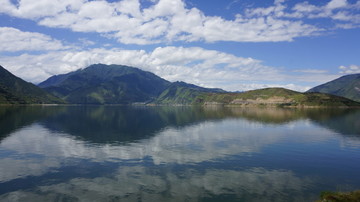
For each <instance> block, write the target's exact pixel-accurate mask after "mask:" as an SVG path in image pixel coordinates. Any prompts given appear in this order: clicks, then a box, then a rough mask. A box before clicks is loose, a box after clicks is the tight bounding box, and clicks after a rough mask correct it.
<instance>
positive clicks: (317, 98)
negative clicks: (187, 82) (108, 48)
mask: <svg viewBox="0 0 360 202" xmlns="http://www.w3.org/2000/svg"><path fill="white" fill-rule="evenodd" d="M164 92H166V99H161V98H162V96H163V95H164V93H163V94H161V95H160V96H159V99H157V100H156V101H157V102H156V103H158V104H174V103H175V104H196V105H234V106H284V107H303V106H304V107H352V106H357V107H359V106H360V103H358V102H355V101H352V100H349V99H346V98H342V97H338V96H333V95H328V94H322V93H300V92H296V91H292V90H288V89H284V88H265V89H259V90H252V91H247V92H244V93H227V92H204V91H195V90H193V89H186V88H176V91H175V90H173V91H164Z"/></svg>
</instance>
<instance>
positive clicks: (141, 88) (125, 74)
mask: <svg viewBox="0 0 360 202" xmlns="http://www.w3.org/2000/svg"><path fill="white" fill-rule="evenodd" d="M169 85H170V82H169V81H166V80H164V79H162V78H160V77H158V76H156V75H155V74H153V73H150V72H146V71H142V70H140V69H138V68H134V67H128V66H123V65H104V64H95V65H91V66H89V67H87V68H85V69H81V70H77V71H74V72H70V73H68V74H62V75H57V76H52V77H50V78H49V79H47V80H46V81H44V82H42V83H40V84H39V87H41V88H43V89H45V90H46V91H48V92H50V93H52V94H54V95H56V96H58V97H61V98H63V99H64V100H66V101H67V102H69V103H72V104H131V103H134V102H149V101H152V100H154V99H155V98H157V97H158V96H159V95H160V94H161V93H162V92H163V91H164V90H165V89H166V88H167V87H168V86H169Z"/></svg>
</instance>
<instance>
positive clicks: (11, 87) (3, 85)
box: [0, 66, 65, 104]
mask: <svg viewBox="0 0 360 202" xmlns="http://www.w3.org/2000/svg"><path fill="white" fill-rule="evenodd" d="M60 103H65V102H64V101H63V100H61V99H59V98H57V97H55V96H53V95H51V94H49V93H47V92H46V91H44V90H43V89H41V88H39V87H37V86H36V85H34V84H32V83H28V82H26V81H24V80H22V79H20V78H18V77H16V76H15V75H13V74H12V73H10V72H9V71H7V70H6V69H5V68H3V67H2V66H0V104H60Z"/></svg>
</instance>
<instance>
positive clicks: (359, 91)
mask: <svg viewBox="0 0 360 202" xmlns="http://www.w3.org/2000/svg"><path fill="white" fill-rule="evenodd" d="M308 92H319V93H328V94H332V95H337V96H342V97H346V98H349V99H352V100H355V101H358V102H360V74H352V75H346V76H343V77H340V78H338V79H335V80H333V81H330V82H328V83H325V84H322V85H319V86H316V87H314V88H312V89H310V90H309V91H308Z"/></svg>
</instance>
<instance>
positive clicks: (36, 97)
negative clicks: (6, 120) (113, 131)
mask: <svg viewBox="0 0 360 202" xmlns="http://www.w3.org/2000/svg"><path fill="white" fill-rule="evenodd" d="M0 78H1V86H0V87H1V88H0V90H1V92H3V91H4V92H6V93H3V94H0V103H5V104H6V103H10V104H11V103H12V104H29V103H39V104H40V103H65V102H66V103H68V104H153V105H159V104H160V105H164V104H165V105H237V106H268V105H272V106H289V107H299V106H300V107H301V106H310V107H312V106H327V107H335V106H336V107H338V106H343V107H346V106H360V103H358V102H355V101H352V100H349V99H346V98H343V97H339V96H334V95H330V94H323V93H317V92H306V93H300V92H296V91H291V90H288V89H284V88H267V89H260V90H253V91H247V92H242V93H233V92H227V91H224V90H222V89H218V88H203V87H199V86H196V85H193V84H188V83H185V82H179V81H178V82H169V81H167V80H165V79H163V78H160V77H158V76H156V75H155V74H153V73H150V72H146V71H143V70H140V69H138V68H134V67H129V66H123V65H104V64H94V65H90V66H89V67H87V68H84V69H80V70H77V71H74V72H70V73H67V74H62V75H56V76H52V77H50V78H48V79H47V80H45V81H44V82H42V83H40V84H39V85H38V87H37V86H35V85H33V84H31V83H27V82H25V81H23V80H21V79H20V78H17V77H16V76H14V75H12V74H11V73H10V72H8V71H6V70H5V69H3V68H2V71H0ZM12 80H14V81H15V80H16V81H17V83H21V84H22V86H23V87H21V88H20V89H31V90H27V91H26V92H25V91H19V84H17V85H14V84H13V83H14V82H12ZM41 88H42V89H41ZM4 89H5V90H6V91H5V90H4ZM16 92H17V93H16ZM10 95H12V97H11V96H10ZM30 95H31V96H32V99H29V96H30ZM24 96H25V97H26V98H27V99H20V98H21V97H24ZM31 96H30V97H31ZM9 98H11V99H9ZM45 98H46V99H45ZM9 100H10V101H9ZM15 100H26V101H17V102H15Z"/></svg>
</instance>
